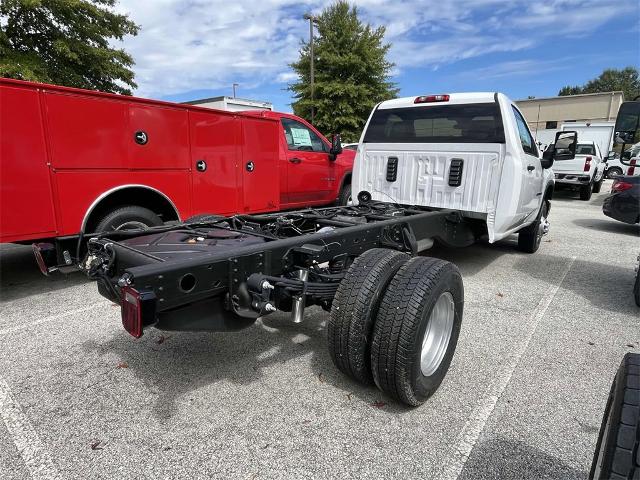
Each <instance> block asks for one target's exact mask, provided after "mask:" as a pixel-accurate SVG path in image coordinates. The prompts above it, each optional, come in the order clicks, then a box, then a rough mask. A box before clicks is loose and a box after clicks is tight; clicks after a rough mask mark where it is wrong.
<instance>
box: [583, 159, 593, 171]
mask: <svg viewBox="0 0 640 480" xmlns="http://www.w3.org/2000/svg"><path fill="white" fill-rule="evenodd" d="M589 170H591V157H587V158H585V159H584V171H585V172H588V171H589Z"/></svg>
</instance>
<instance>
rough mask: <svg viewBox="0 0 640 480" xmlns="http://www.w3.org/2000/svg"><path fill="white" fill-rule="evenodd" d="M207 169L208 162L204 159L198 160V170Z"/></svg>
mask: <svg viewBox="0 0 640 480" xmlns="http://www.w3.org/2000/svg"><path fill="white" fill-rule="evenodd" d="M206 169H207V162H205V161H204V160H198V161H197V162H196V170H198V171H199V172H204V171H205V170H206Z"/></svg>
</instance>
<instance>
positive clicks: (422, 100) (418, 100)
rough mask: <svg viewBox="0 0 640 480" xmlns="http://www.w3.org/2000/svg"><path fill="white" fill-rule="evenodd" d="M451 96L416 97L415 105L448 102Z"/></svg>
mask: <svg viewBox="0 0 640 480" xmlns="http://www.w3.org/2000/svg"><path fill="white" fill-rule="evenodd" d="M448 101H449V95H422V96H420V97H416V99H415V100H414V101H413V103H436V102H448Z"/></svg>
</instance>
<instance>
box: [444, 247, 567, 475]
mask: <svg viewBox="0 0 640 480" xmlns="http://www.w3.org/2000/svg"><path fill="white" fill-rule="evenodd" d="M575 259H576V257H571V259H570V260H569V262H568V263H567V264H566V265H565V268H564V270H563V271H562V274H561V275H560V281H559V282H558V283H557V285H553V286H551V287H549V288H548V289H547V291H546V292H545V294H544V295H543V297H542V298H541V299H540V302H539V303H538V305H537V306H536V308H535V309H534V310H533V312H532V313H531V315H530V316H529V322H528V326H527V329H526V331H525V338H524V341H523V342H521V343H520V345H517V346H516V347H515V350H514V352H513V354H512V355H511V356H510V357H509V359H508V360H507V361H506V362H505V363H504V365H503V366H502V368H501V369H499V370H498V372H497V374H496V375H495V377H494V378H493V381H492V382H491V383H490V384H489V387H488V388H487V390H486V392H485V395H486V396H485V397H484V398H483V399H482V401H481V402H480V404H478V405H477V406H476V408H475V409H474V411H473V413H472V414H471V416H470V418H469V419H468V420H467V422H466V423H465V425H464V427H463V429H462V431H461V432H460V434H459V435H458V437H457V439H456V446H455V448H454V450H453V452H452V453H451V454H450V455H449V458H447V460H446V461H445V464H444V466H443V468H442V474H441V475H438V476H436V478H438V479H439V480H456V479H457V478H458V477H459V476H460V473H461V472H462V469H463V468H464V465H465V463H467V460H469V455H471V451H472V450H473V447H474V446H475V444H476V442H477V441H478V438H479V437H480V434H481V433H482V431H483V430H484V426H485V424H486V423H487V420H488V419H489V417H490V416H491V413H492V412H493V409H494V408H495V406H496V404H497V403H498V400H499V399H500V396H501V395H502V393H503V392H504V390H505V388H506V387H507V385H508V384H509V381H510V380H511V376H512V375H513V372H514V371H515V369H516V367H517V366H518V363H520V359H521V358H522V356H523V355H524V353H525V352H526V351H527V348H528V347H529V343H530V342H531V338H533V334H534V333H535V331H536V329H537V328H538V324H539V323H540V320H541V319H542V317H543V316H544V314H545V312H546V311H547V308H549V305H551V302H552V301H553V298H554V297H555V296H556V293H557V292H558V290H559V289H560V285H562V282H563V281H564V279H565V277H566V276H567V273H569V270H571V267H572V266H573V262H574V261H575Z"/></svg>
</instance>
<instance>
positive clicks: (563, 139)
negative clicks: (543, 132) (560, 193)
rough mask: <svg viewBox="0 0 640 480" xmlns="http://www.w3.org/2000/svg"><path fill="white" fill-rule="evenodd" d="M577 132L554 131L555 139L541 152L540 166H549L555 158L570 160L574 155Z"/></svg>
mask: <svg viewBox="0 0 640 480" xmlns="http://www.w3.org/2000/svg"><path fill="white" fill-rule="evenodd" d="M577 144H578V132H575V131H565V132H558V133H556V141H555V142H554V143H552V144H551V145H549V147H547V149H546V150H545V151H544V153H543V154H542V160H541V161H540V164H541V165H542V168H550V167H551V166H552V165H553V162H554V161H555V160H571V159H572V158H575V156H576V145H577Z"/></svg>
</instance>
